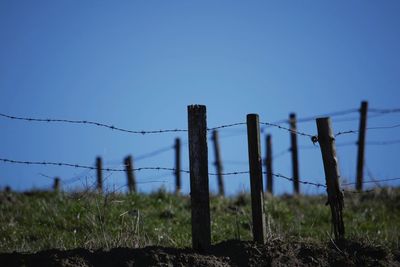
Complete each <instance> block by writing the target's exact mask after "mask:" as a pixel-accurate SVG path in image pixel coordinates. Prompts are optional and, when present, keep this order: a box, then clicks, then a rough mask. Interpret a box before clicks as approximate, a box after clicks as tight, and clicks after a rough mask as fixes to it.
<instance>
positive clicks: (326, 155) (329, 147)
mask: <svg viewBox="0 0 400 267" xmlns="http://www.w3.org/2000/svg"><path fill="white" fill-rule="evenodd" d="M317 128H318V142H319V145H320V148H321V154H322V160H323V162H324V170H325V180H326V186H327V192H328V204H329V206H330V208H331V214H332V228H333V232H334V234H335V239H337V240H341V239H343V238H344V223H343V207H344V200H343V194H342V192H341V191H340V185H339V176H340V175H339V166H338V161H337V158H336V147H335V137H334V135H333V131H332V126H331V120H330V118H318V119H317Z"/></svg>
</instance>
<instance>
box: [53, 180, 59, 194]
mask: <svg viewBox="0 0 400 267" xmlns="http://www.w3.org/2000/svg"><path fill="white" fill-rule="evenodd" d="M53 190H54V191H55V192H60V178H58V177H56V178H54V185H53Z"/></svg>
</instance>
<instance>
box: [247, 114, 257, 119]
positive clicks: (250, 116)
mask: <svg viewBox="0 0 400 267" xmlns="http://www.w3.org/2000/svg"><path fill="white" fill-rule="evenodd" d="M246 117H247V119H250V118H257V119H258V114H257V113H250V114H247V116H246Z"/></svg>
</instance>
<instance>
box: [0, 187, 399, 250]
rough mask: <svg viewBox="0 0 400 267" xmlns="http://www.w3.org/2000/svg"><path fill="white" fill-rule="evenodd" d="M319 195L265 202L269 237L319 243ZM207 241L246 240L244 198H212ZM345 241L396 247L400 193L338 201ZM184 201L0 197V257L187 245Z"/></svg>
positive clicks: (322, 231) (324, 235)
mask: <svg viewBox="0 0 400 267" xmlns="http://www.w3.org/2000/svg"><path fill="white" fill-rule="evenodd" d="M325 203H326V196H300V197H284V196H282V197H267V198H266V199H265V210H266V222H267V232H268V236H269V238H281V239H285V240H291V239H296V240H299V239H300V240H310V241H314V242H326V241H328V240H330V238H331V225H330V211H329V207H328V206H326V205H325ZM210 205H211V228H212V242H213V243H218V242H221V241H224V240H227V239H240V240H251V239H252V236H251V208H250V197H249V196H248V195H240V196H237V197H230V198H220V197H212V198H211V201H210ZM344 221H345V227H346V237H347V238H349V239H356V240H357V239H362V240H367V241H368V242H371V243H373V244H375V245H384V246H387V247H391V248H398V247H399V239H400V238H399V237H400V234H399V233H400V231H399V230H398V227H399V222H400V190H399V189H396V190H395V189H384V190H378V191H375V192H372V193H364V194H349V195H346V196H345V210H344ZM190 222H191V216H190V199H189V197H187V196H175V195H172V194H168V193H166V192H165V191H163V190H160V191H159V192H156V193H153V194H149V195H143V194H139V195H124V194H106V195H99V194H95V193H60V194H56V193H49V192H36V193H32V194H31V195H27V194H21V193H19V194H18V193H5V192H1V193H0V252H12V251H20V252H21V251H24V252H34V251H39V250H44V249H51V248H58V249H72V248H77V247H83V248H88V249H97V248H104V249H110V248H113V247H144V246H148V245H161V246H170V247H188V246H191V227H190Z"/></svg>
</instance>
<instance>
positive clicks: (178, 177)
mask: <svg viewBox="0 0 400 267" xmlns="http://www.w3.org/2000/svg"><path fill="white" fill-rule="evenodd" d="M180 192H181V139H179V138H176V139H175V193H176V194H179V193H180Z"/></svg>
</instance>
